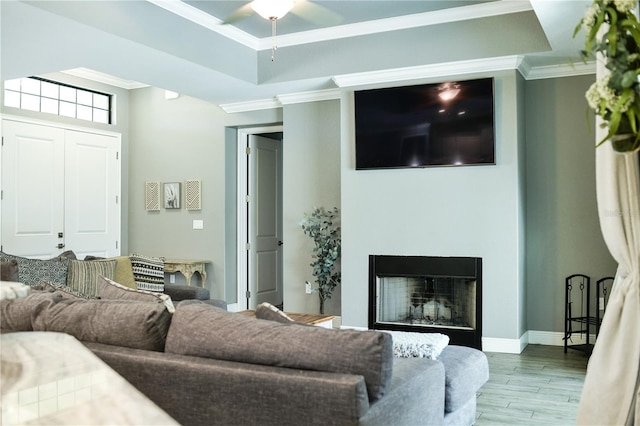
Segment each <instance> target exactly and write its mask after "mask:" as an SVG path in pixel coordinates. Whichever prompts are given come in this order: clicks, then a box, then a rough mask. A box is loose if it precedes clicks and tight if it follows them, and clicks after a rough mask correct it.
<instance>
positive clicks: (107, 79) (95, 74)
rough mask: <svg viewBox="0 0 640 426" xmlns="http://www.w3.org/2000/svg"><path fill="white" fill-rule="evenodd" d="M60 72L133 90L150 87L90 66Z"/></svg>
mask: <svg viewBox="0 0 640 426" xmlns="http://www.w3.org/2000/svg"><path fill="white" fill-rule="evenodd" d="M60 72H62V73H64V74H69V75H73V76H75V77H80V78H84V79H87V80H92V81H97V82H98V83H103V84H108V85H109V86H115V87H119V88H121V89H127V90H131V89H140V88H143V87H149V85H148V84H143V83H138V82H137V81H132V80H125V79H123V78H119V77H115V76H112V75H109V74H105V73H102V72H99V71H94V70H91V69H89V68H72V69H69V70H64V71H60Z"/></svg>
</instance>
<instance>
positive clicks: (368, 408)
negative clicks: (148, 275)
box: [0, 291, 489, 426]
mask: <svg viewBox="0 0 640 426" xmlns="http://www.w3.org/2000/svg"><path fill="white" fill-rule="evenodd" d="M0 313H1V315H2V316H1V318H0V326H1V327H2V331H3V332H7V331H9V332H11V331H14V332H15V331H29V330H36V331H57V332H66V333H69V334H72V335H74V336H75V337H76V338H78V339H79V340H81V341H82V342H83V343H84V344H85V346H86V347H87V348H89V349H90V350H91V351H93V353H94V354H96V355H97V356H98V357H100V358H101V359H102V360H104V361H105V362H106V363H107V364H108V365H110V366H111V367H112V368H113V369H114V370H115V371H117V372H118V373H119V374H121V375H122V376H123V377H125V378H126V379H127V380H128V381H129V382H130V383H132V384H133V385H134V386H135V387H136V388H138V389H139V390H140V391H141V392H143V393H144V394H145V395H146V396H147V397H149V398H150V399H151V400H152V401H154V402H155V403H156V404H157V405H158V406H159V407H160V408H162V409H163V410H165V411H166V412H167V413H168V414H169V415H170V416H172V417H173V418H174V419H175V420H177V421H178V422H179V423H181V424H183V425H216V424H220V425H236V424H237V425H279V426H281V425H316V424H317V425H333V424H335V425H356V424H363V425H394V426H395V425H410V426H413V425H442V424H445V425H470V424H473V423H474V421H475V409H476V392H477V391H478V389H479V388H480V387H481V386H482V385H483V384H484V383H485V382H486V381H487V379H488V374H489V371H488V365H487V360H486V357H485V355H484V354H483V353H482V352H480V351H478V350H475V349H471V348H466V347H460V346H452V345H450V346H448V347H446V348H445V349H444V350H443V351H442V353H441V354H440V356H439V357H438V359H436V360H430V359H424V358H394V357H393V354H392V338H391V336H390V335H389V334H386V333H382V332H377V331H358V330H333V329H324V328H319V327H312V326H307V325H302V324H284V323H280V322H276V321H267V320H261V319H255V318H249V317H246V316H244V315H240V314H236V313H231V312H227V311H226V310H224V309H221V308H217V307H215V306H212V305H211V304H207V303H203V302H201V301H195V300H194V301H184V302H180V303H177V304H176V306H175V312H173V313H169V312H168V311H167V309H166V307H165V306H164V305H163V304H162V303H161V302H160V301H157V302H155V303H154V302H148V301H134V300H87V299H82V298H73V297H70V296H69V295H65V294H61V293H60V291H50V292H45V291H42V292H41V291H34V292H32V294H31V295H30V296H28V297H26V298H24V299H15V300H9V301H7V300H3V301H0ZM79 319H80V320H81V321H79Z"/></svg>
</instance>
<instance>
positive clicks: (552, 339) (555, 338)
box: [527, 330, 596, 346]
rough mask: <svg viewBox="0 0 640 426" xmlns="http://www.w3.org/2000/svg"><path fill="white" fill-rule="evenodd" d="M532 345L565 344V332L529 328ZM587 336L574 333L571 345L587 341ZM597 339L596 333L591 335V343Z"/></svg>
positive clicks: (570, 341)
mask: <svg viewBox="0 0 640 426" xmlns="http://www.w3.org/2000/svg"><path fill="white" fill-rule="evenodd" d="M527 334H528V335H529V338H528V340H529V344H530V345H548V346H564V333H562V332H560V331H535V330H529V331H528V332H527ZM586 337H587V336H586V335H585V334H583V333H574V334H573V335H572V336H571V340H569V344H570V345H582V344H585V343H587V338H586ZM595 341H596V336H595V334H590V335H589V343H594V342H595Z"/></svg>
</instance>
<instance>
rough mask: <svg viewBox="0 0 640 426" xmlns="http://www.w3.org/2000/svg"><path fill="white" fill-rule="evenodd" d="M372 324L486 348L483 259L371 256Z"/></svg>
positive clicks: (370, 292)
mask: <svg viewBox="0 0 640 426" xmlns="http://www.w3.org/2000/svg"><path fill="white" fill-rule="evenodd" d="M369 263H370V265H369V267H370V272H369V273H370V277H369V280H370V286H369V288H370V290H369V303H370V306H369V323H370V324H369V327H370V328H373V329H388V330H401V331H417V332H432V333H435V332H437V333H442V334H446V335H448V336H449V338H450V341H451V342H452V343H453V344H461V345H465V346H471V347H476V348H479V349H481V337H482V336H481V322H482V316H481V312H480V310H481V306H482V305H481V303H480V302H481V289H482V261H481V259H479V258H458V257H455V258H452V257H421V256H371V257H370V261H369Z"/></svg>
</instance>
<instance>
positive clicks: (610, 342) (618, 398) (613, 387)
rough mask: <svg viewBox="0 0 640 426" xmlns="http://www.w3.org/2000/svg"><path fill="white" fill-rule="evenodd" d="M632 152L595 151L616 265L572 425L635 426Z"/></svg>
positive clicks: (637, 309) (637, 305)
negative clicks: (608, 297) (613, 279)
mask: <svg viewBox="0 0 640 426" xmlns="http://www.w3.org/2000/svg"><path fill="white" fill-rule="evenodd" d="M638 159H639V154H638V153H629V154H620V153H616V152H614V151H613V149H612V148H611V144H610V143H608V142H607V143H605V144H603V145H602V146H600V147H599V148H597V149H596V189H597V199H598V214H599V216H600V227H601V229H602V234H603V236H604V240H605V242H606V244H607V247H608V248H609V251H610V252H611V255H612V256H613V258H614V259H615V260H616V261H617V262H618V270H617V272H616V277H615V281H614V284H613V290H612V292H611V296H610V299H609V302H608V305H607V310H606V314H605V316H604V319H603V322H602V328H601V329H600V334H599V336H598V339H597V341H596V344H595V347H594V350H593V354H592V355H591V358H590V359H589V366H588V368H587V376H586V380H585V385H584V389H583V391H582V398H581V400H580V407H579V410H578V418H577V423H578V424H581V425H634V424H637V425H640V405H639V400H640V399H639V398H638V393H639V392H640V388H639V387H638V383H639V381H638V375H639V371H640V201H639V200H638V193H639V191H640V173H639V166H638Z"/></svg>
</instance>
